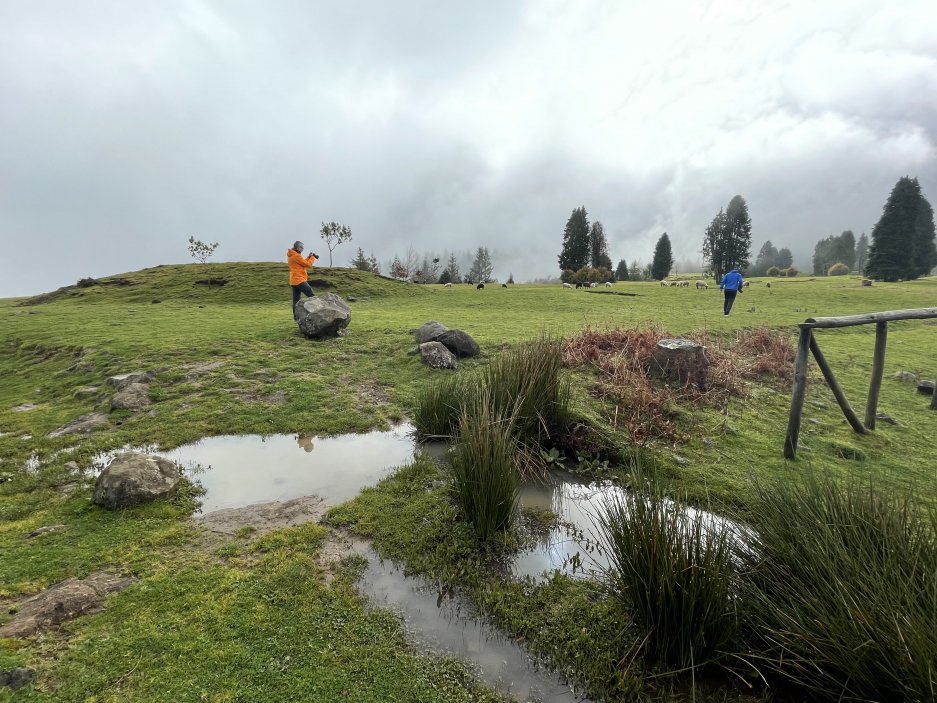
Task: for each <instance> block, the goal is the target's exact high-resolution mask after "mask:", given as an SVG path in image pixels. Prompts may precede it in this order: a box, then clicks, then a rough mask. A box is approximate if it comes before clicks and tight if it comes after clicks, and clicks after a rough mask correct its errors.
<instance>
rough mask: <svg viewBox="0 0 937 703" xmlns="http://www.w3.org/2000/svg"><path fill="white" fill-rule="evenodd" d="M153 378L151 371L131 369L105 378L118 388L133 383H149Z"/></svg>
mask: <svg viewBox="0 0 937 703" xmlns="http://www.w3.org/2000/svg"><path fill="white" fill-rule="evenodd" d="M153 378H154V376H153V372H152V371H131V372H130V373H122V374H118V375H117V376H111V377H110V378H109V379H107V382H108V383H109V384H111V385H112V386H114V387H115V388H117V389H118V390H120V389H121V388H126V387H127V386H129V385H131V384H133V383H149V382H150V381H152V380H153Z"/></svg>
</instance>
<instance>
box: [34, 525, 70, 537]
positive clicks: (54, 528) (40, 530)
mask: <svg viewBox="0 0 937 703" xmlns="http://www.w3.org/2000/svg"><path fill="white" fill-rule="evenodd" d="M65 527H66V526H65V525H46V526H45V527H37V528H36V529H35V530H33V531H32V532H30V533H29V534H28V535H26V538H27V539H33V538H34V537H39V536H40V535H47V534H49V533H50V532H58V531H59V530H63V529H65Z"/></svg>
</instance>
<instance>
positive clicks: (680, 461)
mask: <svg viewBox="0 0 937 703" xmlns="http://www.w3.org/2000/svg"><path fill="white" fill-rule="evenodd" d="M671 456H672V457H673V460H674V461H675V462H677V464H679V465H680V466H689V465H690V460H689V459H687V458H686V457H685V456H681V455H680V454H671Z"/></svg>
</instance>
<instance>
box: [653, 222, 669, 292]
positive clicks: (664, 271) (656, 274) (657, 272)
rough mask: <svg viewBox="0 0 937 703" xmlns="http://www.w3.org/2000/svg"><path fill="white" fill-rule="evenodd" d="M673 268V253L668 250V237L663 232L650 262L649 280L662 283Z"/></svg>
mask: <svg viewBox="0 0 937 703" xmlns="http://www.w3.org/2000/svg"><path fill="white" fill-rule="evenodd" d="M672 268H673V251H672V250H671V248H670V237H668V236H667V233H666V232H664V233H663V234H662V235H661V236H660V239H658V240H657V246H656V247H654V260H653V261H652V262H651V278H653V279H654V280H655V281H662V280H664V279H665V278H667V276H668V275H670V269H672Z"/></svg>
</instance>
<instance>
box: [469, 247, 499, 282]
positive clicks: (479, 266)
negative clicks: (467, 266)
mask: <svg viewBox="0 0 937 703" xmlns="http://www.w3.org/2000/svg"><path fill="white" fill-rule="evenodd" d="M493 269H494V267H493V266H492V265H491V255H490V254H489V253H488V247H478V251H477V252H476V253H475V260H474V261H473V262H472V268H471V270H470V271H469V277H470V278H471V279H472V283H488V282H489V281H490V280H491V272H492V270H493Z"/></svg>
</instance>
